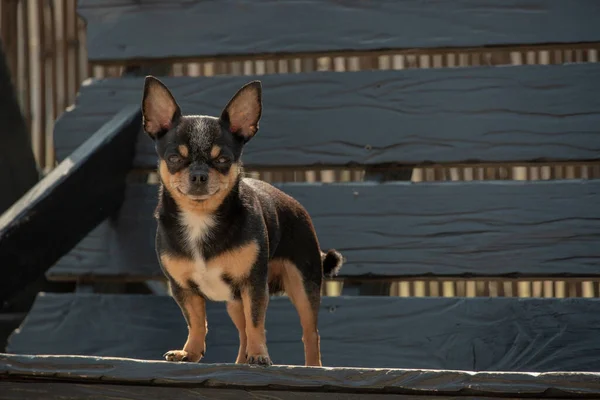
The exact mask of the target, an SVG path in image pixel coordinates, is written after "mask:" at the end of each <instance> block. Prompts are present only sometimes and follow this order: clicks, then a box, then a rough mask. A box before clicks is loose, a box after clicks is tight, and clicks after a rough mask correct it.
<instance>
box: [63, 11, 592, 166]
mask: <svg viewBox="0 0 600 400" xmlns="http://www.w3.org/2000/svg"><path fill="white" fill-rule="evenodd" d="M599 4H600V3H599ZM361 18H362V17H361ZM254 78H258V79H261V80H262V82H263V103H264V108H263V117H262V119H261V124H260V131H259V133H258V134H257V136H256V137H255V138H254V139H253V140H252V141H251V142H249V143H248V146H247V148H246V149H245V156H244V161H245V163H246V165H248V166H253V167H260V166H277V165H286V166H299V165H318V164H329V165H346V164H353V163H357V164H369V165H373V164H380V163H388V162H398V163H406V164H413V163H420V162H426V161H435V162H462V161H469V160H472V161H474V160H483V161H528V160H537V159H548V160H576V159H586V160H588V159H597V158H598V154H600V128H599V127H600V111H599V110H600V96H598V93H599V92H600V64H592V63H590V64H573V65H560V66H559V65H545V66H544V65H530V66H518V67H502V68H499V67H478V68H454V69H451V68H448V69H431V70H418V69H413V70H403V71H365V72H348V73H337V72H315V73H311V74H289V75H269V76H260V77H212V78H190V77H183V78H165V79H164V81H165V82H166V83H167V85H169V87H171V88H172V89H173V92H174V94H175V96H176V97H177V98H178V100H179V101H180V103H181V106H182V108H183V112H184V113H189V114H209V115H218V113H219V112H220V110H221V109H222V107H223V106H224V105H225V104H226V103H227V101H228V100H229V98H230V97H231V96H232V94H233V93H235V91H236V90H237V89H238V88H239V87H240V86H241V85H242V84H244V83H246V82H247V81H249V80H250V79H254ZM142 87H143V81H142V79H135V78H128V79H123V78H119V79H108V80H102V81H99V82H96V83H93V84H91V85H88V86H85V87H83V88H82V89H81V94H80V96H78V98H77V104H76V108H75V109H74V110H73V111H71V112H68V113H65V114H63V116H62V117H61V118H60V119H59V121H58V122H57V125H56V130H55V141H56V151H57V157H58V158H59V159H61V158H62V157H64V156H65V155H66V154H68V153H70V152H71V151H72V149H73V148H74V147H76V146H78V145H79V144H80V143H81V142H82V141H83V140H85V139H86V137H87V136H86V134H85V132H89V131H90V130H91V131H93V130H94V129H96V128H97V127H100V126H101V124H103V123H104V122H105V121H106V120H108V119H110V118H111V117H112V116H113V115H114V114H115V113H116V112H118V111H119V110H120V109H121V108H122V107H123V106H125V105H128V104H135V105H139V104H140V101H141V94H142ZM156 164H157V160H156V153H155V151H154V147H153V143H152V141H151V140H150V139H149V138H148V137H147V136H146V135H142V136H141V137H140V139H139V140H138V147H137V155H136V160H135V165H136V166H137V167H142V168H156Z"/></svg>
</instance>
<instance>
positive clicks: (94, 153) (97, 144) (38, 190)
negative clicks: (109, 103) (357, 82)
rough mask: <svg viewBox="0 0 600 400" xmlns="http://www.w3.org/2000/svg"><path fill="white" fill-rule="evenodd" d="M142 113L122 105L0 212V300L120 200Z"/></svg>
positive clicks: (36, 275)
mask: <svg viewBox="0 0 600 400" xmlns="http://www.w3.org/2000/svg"><path fill="white" fill-rule="evenodd" d="M140 118H141V113H140V111H139V109H136V108H132V107H125V108H124V109H122V110H121V111H120V112H119V113H118V114H117V115H115V116H114V118H112V119H109V120H108V121H105V124H104V125H103V126H102V127H101V128H100V129H98V130H95V129H94V130H91V132H90V135H89V138H88V140H86V141H85V143H83V144H82V145H81V146H80V147H78V148H77V149H76V150H75V151H74V152H73V153H72V154H70V155H69V157H68V158H67V159H65V160H63V161H62V162H61V163H60V164H59V165H58V166H57V167H56V168H55V169H54V170H53V171H52V172H50V173H49V174H48V175H46V176H45V177H44V178H43V179H42V180H41V181H39V182H38V183H37V184H36V185H35V186H34V187H32V188H31V189H30V190H29V191H28V192H27V193H26V194H24V195H23V196H22V197H21V198H20V199H19V201H17V202H16V203H15V204H14V205H13V206H12V207H11V208H9V209H8V210H7V211H6V212H5V213H4V214H2V215H0V260H2V261H1V265H2V272H3V274H4V277H3V278H2V279H0V303H2V302H3V301H6V300H8V299H10V298H11V296H13V295H15V294H16V293H18V292H19V291H21V290H23V289H24V288H25V287H26V286H27V285H28V284H30V283H32V282H34V281H35V280H36V279H38V278H39V277H40V276H42V275H43V274H44V273H45V272H46V271H47V270H48V268H50V267H51V266H52V265H53V264H54V263H55V262H56V261H58V260H59V259H60V258H61V257H62V256H64V255H65V254H67V253H68V252H69V251H70V250H71V249H72V248H73V247H74V246H75V245H76V244H77V243H78V242H79V241H80V240H82V239H83V238H85V236H86V235H87V234H88V233H89V232H90V231H91V230H92V229H93V228H94V227H96V226H97V225H98V224H99V223H101V222H102V221H103V220H104V219H105V218H107V217H109V216H110V215H111V214H112V213H113V212H115V211H116V210H117V209H118V208H119V206H120V205H121V202H122V201H123V197H124V191H125V179H126V176H127V173H128V172H129V170H130V168H131V162H132V157H133V152H134V143H135V138H136V136H137V134H138V130H139V123H138V121H139V120H140Z"/></svg>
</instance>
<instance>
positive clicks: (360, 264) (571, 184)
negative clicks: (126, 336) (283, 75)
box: [48, 181, 600, 280]
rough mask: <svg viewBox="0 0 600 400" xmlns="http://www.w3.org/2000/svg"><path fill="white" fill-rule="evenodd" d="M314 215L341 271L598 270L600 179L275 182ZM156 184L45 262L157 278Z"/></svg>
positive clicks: (70, 273)
mask: <svg viewBox="0 0 600 400" xmlns="http://www.w3.org/2000/svg"><path fill="white" fill-rule="evenodd" d="M277 186H278V187H279V188H281V189H282V190H284V191H285V192H286V193H288V194H290V195H292V196H293V197H295V198H296V199H297V200H298V201H300V203H301V204H303V205H304V207H305V208H306V209H307V210H308V212H309V213H310V214H311V216H312V219H313V223H314V225H315V229H316V230H317V234H318V236H319V241H320V243H321V246H322V248H324V249H328V248H332V247H333V248H337V249H339V250H340V251H341V252H342V253H343V254H344V256H345V257H346V258H347V262H346V264H345V265H344V266H343V268H342V269H341V271H340V276H341V277H369V276H371V277H374V276H382V277H427V276H432V275H436V276H453V277H460V276H463V277H466V276H471V277H472V276H479V277H481V276H486V277H502V276H515V277H516V276H542V277H550V276H554V277H565V276H589V277H592V276H599V275H600V268H599V267H598V261H599V260H600V247H599V246H597V245H596V243H597V242H598V240H600V207H598V201H599V199H600V181H537V182H517V181H513V182H509V181H503V182H491V181H488V182H463V183H455V182H453V183H422V184H411V183H399V182H395V183H392V182H390V183H384V184H373V183H349V184H343V183H340V184H300V183H298V184H293V183H289V184H280V185H277ZM157 190H158V188H157V186H154V185H145V184H133V185H130V186H129V187H128V189H127V192H126V200H125V201H124V204H123V207H122V208H121V210H120V214H119V216H118V218H117V219H116V220H115V221H116V222H115V223H114V225H109V224H113V223H105V224H104V226H103V227H99V228H98V229H97V230H96V231H94V232H93V233H92V234H90V235H89V236H88V237H86V239H84V240H83V241H82V242H81V243H80V244H79V245H78V246H77V247H76V248H75V250H74V252H73V253H71V254H70V255H69V256H67V257H64V258H63V259H61V260H60V261H59V262H58V263H57V265H56V266H55V267H53V268H52V269H51V270H50V271H49V273H48V274H49V277H50V278H52V279H79V278H81V277H84V276H90V275H96V278H99V277H111V276H112V277H120V278H122V279H123V280H143V279H148V278H160V279H162V278H163V274H162V271H160V269H159V267H158V263H157V260H156V254H155V251H154V235H155V232H156V223H155V221H154V219H153V217H152V213H153V210H154V208H155V207H156V201H157V200H156V193H157Z"/></svg>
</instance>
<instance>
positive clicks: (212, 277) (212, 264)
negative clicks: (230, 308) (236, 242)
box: [161, 213, 259, 301]
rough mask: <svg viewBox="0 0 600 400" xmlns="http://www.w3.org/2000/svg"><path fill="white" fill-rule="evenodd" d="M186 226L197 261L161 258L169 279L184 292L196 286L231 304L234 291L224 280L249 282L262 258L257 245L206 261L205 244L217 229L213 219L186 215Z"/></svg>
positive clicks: (245, 244)
mask: <svg viewBox="0 0 600 400" xmlns="http://www.w3.org/2000/svg"><path fill="white" fill-rule="evenodd" d="M181 222H182V225H183V226H184V227H185V228H186V231H185V235H186V242H187V246H188V249H189V250H190V252H191V253H192V254H193V255H194V256H193V258H173V257H169V256H165V255H163V256H161V261H162V264H163V266H164V268H166V270H167V271H168V273H169V275H170V276H171V277H172V278H173V279H174V280H175V281H176V282H177V283H178V284H179V285H180V286H182V287H183V288H187V289H190V288H191V286H192V285H196V286H197V287H198V289H199V290H200V291H201V292H202V293H203V294H204V295H205V296H206V297H207V298H209V299H211V300H214V301H229V300H231V299H232V295H233V293H232V290H231V287H230V285H229V284H228V283H226V282H225V280H224V279H223V277H224V276H227V277H228V278H229V279H233V280H236V281H239V280H242V279H244V278H246V277H247V276H248V275H249V274H250V271H251V269H252V267H253V266H254V264H255V262H256V259H257V257H258V252H259V248H258V245H257V243H256V242H254V241H251V242H247V243H244V244H243V245H241V246H237V247H235V248H232V249H228V250H227V251H225V252H223V253H221V254H219V255H217V256H216V257H212V258H210V259H209V260H206V259H205V257H204V255H203V254H202V252H201V246H200V245H201V243H202V241H203V240H205V239H206V238H207V237H209V235H210V229H211V228H212V227H213V226H214V220H213V219H212V218H211V217H208V216H203V215H196V214H191V213H182V215H181Z"/></svg>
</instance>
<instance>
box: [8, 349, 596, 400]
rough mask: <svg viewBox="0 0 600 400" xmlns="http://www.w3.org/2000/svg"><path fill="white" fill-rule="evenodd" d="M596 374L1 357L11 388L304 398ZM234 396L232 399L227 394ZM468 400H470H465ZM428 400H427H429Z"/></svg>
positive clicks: (579, 383) (556, 393)
mask: <svg viewBox="0 0 600 400" xmlns="http://www.w3.org/2000/svg"><path fill="white" fill-rule="evenodd" d="M599 377H600V374H599V373H597V372H596V373H595V372H570V373H563V372H558V373H553V372H550V373H524V372H509V373H507V372H470V371H444V370H438V371H432V370H409V369H385V368H381V369H366V368H304V367H293V366H272V367H269V368H260V367H259V368H255V367H250V366H247V365H231V364H229V365H227V364H213V365H207V364H188V363H166V362H160V361H158V362H157V361H141V360H132V359H124V358H104V357H102V358H98V357H82V356H29V355H25V356H21V355H13V354H0V379H1V380H3V381H8V382H28V383H33V382H61V381H69V382H72V383H80V384H105V385H113V384H128V385H146V386H150V385H151V386H152V387H153V388H157V387H184V386H185V387H187V388H204V387H210V388H219V389H223V388H226V389H238V390H262V389H269V390H273V389H276V390H286V391H290V390H302V391H305V392H306V393H307V394H308V393H310V394H312V393H314V391H321V390H326V391H327V392H328V393H330V394H332V395H333V394H334V393H349V392H350V393H357V394H361V395H363V396H364V395H366V394H371V395H373V394H378V393H387V394H394V393H402V394H418V395H420V396H429V395H434V396H436V397H435V398H443V397H437V396H443V395H448V396H456V397H459V398H461V399H464V398H467V399H469V398H471V396H473V395H477V397H476V398H481V397H479V396H481V395H484V396H485V395H490V396H493V397H496V396H497V397H502V398H510V396H518V397H521V396H523V397H527V398H531V397H532V396H535V397H536V398H560V397H562V398H564V397H567V396H568V398H590V397H591V396H594V395H598V394H600V383H599V382H600V381H599V380H598V379H599ZM225 393H226V392H225ZM463 396H465V397H463ZM425 398H427V397H425Z"/></svg>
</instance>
